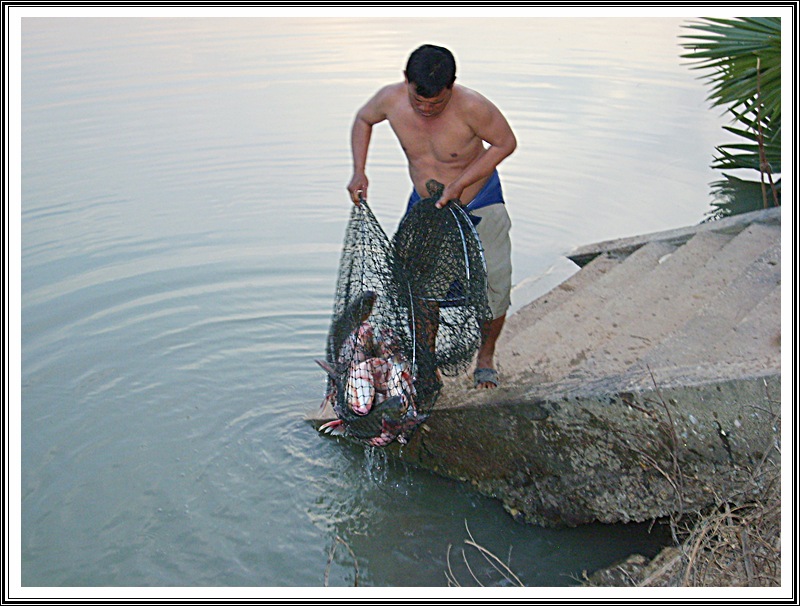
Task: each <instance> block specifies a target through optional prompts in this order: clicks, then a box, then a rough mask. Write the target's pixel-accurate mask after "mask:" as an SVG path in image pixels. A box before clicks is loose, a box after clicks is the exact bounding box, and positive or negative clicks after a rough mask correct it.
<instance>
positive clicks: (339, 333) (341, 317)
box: [316, 290, 378, 410]
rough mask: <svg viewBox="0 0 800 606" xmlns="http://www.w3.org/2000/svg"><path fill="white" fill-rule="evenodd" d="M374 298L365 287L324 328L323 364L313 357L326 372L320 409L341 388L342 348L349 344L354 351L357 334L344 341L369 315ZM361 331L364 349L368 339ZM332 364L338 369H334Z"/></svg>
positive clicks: (332, 404)
mask: <svg viewBox="0 0 800 606" xmlns="http://www.w3.org/2000/svg"><path fill="white" fill-rule="evenodd" d="M377 300H378V294H377V293H376V292H375V291H374V290H365V291H364V292H362V293H361V294H359V295H358V296H357V297H356V298H355V299H353V300H352V301H351V302H350V303H349V304H348V305H347V306H345V308H344V310H342V312H341V313H340V314H338V315H337V316H336V317H335V318H334V319H333V320H332V321H331V327H330V330H329V331H328V340H327V348H326V360H325V362H324V363H323V362H322V361H320V360H316V362H317V364H319V365H320V366H322V368H323V369H324V370H325V372H327V373H328V380H327V382H326V385H325V395H324V397H323V399H322V403H321V404H320V410H322V409H324V408H325V406H328V405H329V406H331V407H333V406H334V404H335V403H336V401H337V399H338V397H339V392H340V391H341V390H342V387H341V386H340V385H338V384H337V377H338V376H339V375H342V374H344V372H345V371H346V370H347V366H348V364H345V363H344V361H345V359H346V355H347V352H346V351H345V350H344V348H345V347H352V348H353V350H354V352H355V349H356V348H357V345H358V337H355V341H354V342H353V343H348V344H347V345H345V341H348V340H350V339H351V338H352V337H353V335H354V334H356V333H357V330H358V329H359V328H360V327H362V326H363V324H364V322H366V321H367V319H368V318H369V317H370V316H371V315H372V310H373V309H374V307H375V302H376V301H377ZM364 331H365V333H364V334H362V335H361V339H362V340H363V345H364V348H365V349H367V348H369V347H370V346H371V344H370V343H369V342H368V334H367V332H366V329H364ZM334 365H336V366H337V367H338V368H334Z"/></svg>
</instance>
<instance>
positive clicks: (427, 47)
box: [405, 44, 456, 99]
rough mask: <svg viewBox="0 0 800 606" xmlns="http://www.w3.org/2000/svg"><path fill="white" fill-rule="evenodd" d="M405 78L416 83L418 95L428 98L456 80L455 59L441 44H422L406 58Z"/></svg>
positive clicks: (448, 86)
mask: <svg viewBox="0 0 800 606" xmlns="http://www.w3.org/2000/svg"><path fill="white" fill-rule="evenodd" d="M405 75H406V79H407V80H408V81H409V82H410V83H413V84H414V85H416V87H417V94H418V95H419V96H420V97H424V98H426V99H430V98H431V97H435V96H436V95H438V94H439V93H440V92H442V90H444V89H445V88H450V87H451V86H453V82H455V80H456V60H455V58H454V57H453V53H451V52H450V51H449V50H447V49H446V48H444V47H441V46H434V45H433V44H423V45H422V46H420V47H419V48H418V49H417V50H415V51H414V52H413V53H411V56H409V58H408V63H407V64H406V71H405Z"/></svg>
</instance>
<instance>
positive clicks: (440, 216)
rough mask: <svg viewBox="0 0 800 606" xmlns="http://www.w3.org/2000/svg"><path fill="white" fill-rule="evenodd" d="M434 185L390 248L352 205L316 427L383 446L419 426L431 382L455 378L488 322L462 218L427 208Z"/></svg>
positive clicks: (477, 258)
mask: <svg viewBox="0 0 800 606" xmlns="http://www.w3.org/2000/svg"><path fill="white" fill-rule="evenodd" d="M442 190H443V186H442V185H441V184H440V183H437V182H435V181H429V182H428V193H429V197H428V198H425V199H422V200H420V201H419V202H417V203H416V204H415V205H414V206H413V208H412V209H411V210H410V211H409V212H408V213H407V214H406V215H405V217H403V219H402V221H401V222H400V225H399V226H398V228H397V232H396V233H395V235H394V237H393V238H392V239H389V238H388V237H387V235H386V233H385V232H384V231H383V229H382V228H381V226H380V224H379V223H378V220H377V219H376V218H375V216H374V215H373V213H372V211H371V210H370V208H369V206H368V205H367V204H366V202H362V203H361V204H360V205H358V206H353V209H352V212H351V215H350V220H349V222H348V224H347V228H346V231H345V238H344V245H343V248H342V255H341V258H340V262H339V274H338V278H337V284H336V295H335V300H334V310H333V318H332V320H331V327H330V330H329V333H328V340H327V345H326V352H325V361H324V362H322V361H319V364H320V366H322V367H323V368H324V369H325V370H326V371H327V374H328V377H327V385H326V395H325V400H324V401H323V406H324V405H325V404H326V403H327V404H330V406H331V407H332V409H333V411H334V413H335V414H336V417H337V420H336V421H334V422H332V423H328V424H326V425H325V426H323V427H324V428H325V429H326V430H333V429H335V430H336V433H345V434H347V435H350V436H352V437H355V438H358V439H361V440H364V441H366V442H367V443H369V444H372V445H375V446H384V445H386V444H388V443H390V442H392V441H393V440H395V439H398V440H399V441H401V442H403V441H405V440H406V439H407V438H408V437H409V436H410V434H411V433H412V432H413V430H414V429H415V428H416V427H417V426H418V425H419V424H420V423H421V422H423V421H424V420H425V419H427V418H428V416H429V414H430V412H431V410H432V408H433V406H434V404H435V403H436V400H437V398H438V396H439V392H440V391H441V386H442V383H441V375H453V374H456V373H458V372H460V371H462V370H463V369H465V368H466V367H467V366H468V365H469V364H470V362H471V361H472V358H473V356H474V354H475V351H476V350H477V348H478V346H479V345H480V342H481V331H482V326H483V324H484V323H485V322H486V321H487V320H490V319H491V312H490V310H489V306H488V303H487V299H486V294H487V290H486V270H485V264H484V260H483V250H482V248H481V244H480V240H479V239H478V236H477V233H476V232H475V229H474V226H473V223H472V221H471V219H470V216H469V215H468V214H467V212H466V211H465V210H464V209H462V208H461V206H459V205H458V204H456V203H454V202H449V203H448V204H447V205H446V206H445V207H444V208H441V209H439V208H436V206H435V204H436V202H437V201H438V199H439V197H440V196H441V193H442Z"/></svg>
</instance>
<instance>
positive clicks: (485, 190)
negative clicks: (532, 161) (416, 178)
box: [406, 169, 506, 225]
mask: <svg viewBox="0 0 800 606" xmlns="http://www.w3.org/2000/svg"><path fill="white" fill-rule="evenodd" d="M421 199H422V196H420V195H419V194H418V193H417V190H416V189H414V190H412V191H411V196H410V197H409V199H408V206H407V207H406V213H408V211H410V210H411V209H412V208H413V207H414V205H415V204H416V203H417V202H419V201H420V200H421ZM505 203H506V201H505V200H504V199H503V188H502V186H501V185H500V175H499V174H498V172H497V169H495V171H494V172H493V173H492V174H491V176H490V177H489V180H488V181H487V182H486V183H484V184H483V187H482V188H481V190H480V191H479V192H478V193H477V194H476V195H475V197H474V198H473V199H472V200H471V201H470V203H469V204H467V205H466V206H465V207H464V208H465V209H466V210H467V212H468V213H469V212H470V211H473V210H478V209H479V208H484V207H486V206H491V205H492V204H505ZM480 220H481V219H480V217H477V216H474V215H472V222H473V223H474V224H475V225H477V224H478V223H480Z"/></svg>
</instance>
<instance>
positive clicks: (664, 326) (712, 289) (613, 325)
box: [568, 224, 780, 379]
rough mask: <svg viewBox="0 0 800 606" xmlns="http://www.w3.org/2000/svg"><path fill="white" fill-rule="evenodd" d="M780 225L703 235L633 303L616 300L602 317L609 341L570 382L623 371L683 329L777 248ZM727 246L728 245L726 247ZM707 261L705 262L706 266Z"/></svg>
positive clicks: (646, 283)
mask: <svg viewBox="0 0 800 606" xmlns="http://www.w3.org/2000/svg"><path fill="white" fill-rule="evenodd" d="M776 237H777V238H779V237H780V234H779V232H778V231H777V228H776V227H770V226H765V225H760V224H753V225H751V226H750V227H748V228H747V229H745V230H744V231H743V232H741V233H740V234H738V235H736V236H735V237H734V236H733V235H731V234H728V233H722V234H720V233H715V232H700V233H698V234H697V235H696V236H695V237H694V238H692V239H691V240H690V241H689V242H688V243H687V244H686V245H685V246H683V247H681V248H680V249H679V250H678V251H677V252H676V254H674V255H672V256H671V257H669V258H668V259H666V260H664V262H663V263H662V264H661V266H660V267H659V268H657V269H656V270H654V271H653V272H651V273H650V274H649V275H648V276H645V277H644V279H643V280H642V282H641V283H640V284H639V287H640V288H639V291H640V293H638V294H637V297H636V298H635V299H623V298H620V299H618V300H616V301H612V302H611V303H610V304H609V305H608V306H607V309H606V310H605V311H604V312H603V314H602V316H601V317H604V318H605V321H606V322H608V323H609V329H608V336H609V338H608V339H607V340H606V341H605V342H603V343H600V342H596V343H597V349H595V350H594V351H592V352H591V354H590V355H588V356H587V359H586V360H585V361H584V362H583V363H582V364H581V365H580V366H579V367H576V368H575V369H574V370H573V371H571V372H570V374H569V375H568V378H570V379H580V378H593V377H599V376H602V375H611V374H617V373H621V372H623V371H624V370H625V369H626V368H627V367H629V366H631V365H632V364H634V363H635V362H636V361H637V360H639V359H641V357H642V356H643V355H644V354H645V353H646V352H647V351H648V350H649V349H651V348H653V347H655V346H657V345H658V344H659V343H660V342H661V341H662V340H663V339H665V338H667V337H669V336H670V335H671V334H672V333H673V332H674V331H676V330H679V329H681V328H682V327H683V326H684V325H685V324H686V323H687V322H688V321H689V320H690V319H691V318H692V317H693V316H694V314H696V313H697V312H698V311H699V310H700V309H701V308H702V307H703V305H704V304H705V303H706V302H707V301H709V300H710V299H712V298H713V297H715V296H716V295H717V293H718V292H719V291H720V290H721V289H723V288H725V286H726V285H727V283H728V282H729V281H730V280H731V279H733V278H734V277H735V276H737V275H738V274H740V273H741V272H742V271H744V270H745V268H746V267H747V266H748V264H749V263H751V262H752V259H753V258H754V257H757V256H758V255H760V254H762V253H763V252H764V250H766V249H767V248H768V247H770V246H771V245H773V244H774V242H775V241H776ZM723 244H724V246H722V245H723ZM704 260H705V262H704Z"/></svg>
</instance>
